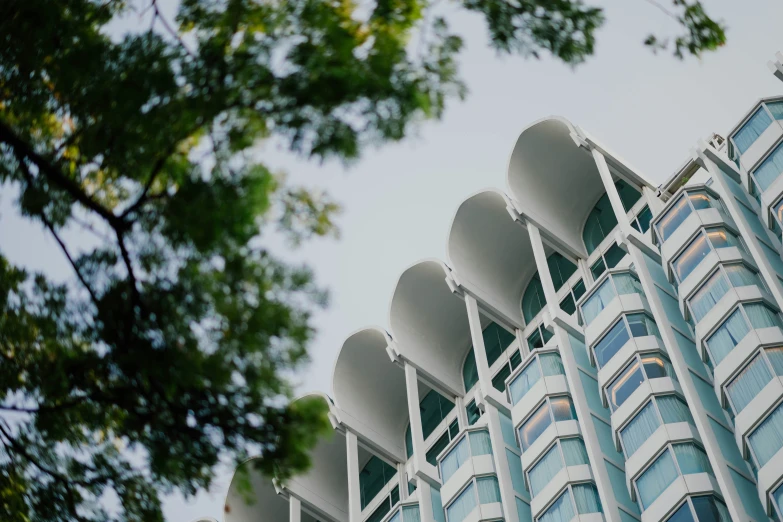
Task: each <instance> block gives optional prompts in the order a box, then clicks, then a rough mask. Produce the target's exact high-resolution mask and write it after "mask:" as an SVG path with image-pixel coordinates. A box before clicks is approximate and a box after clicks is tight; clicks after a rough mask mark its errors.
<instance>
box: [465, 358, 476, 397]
mask: <svg viewBox="0 0 783 522" xmlns="http://www.w3.org/2000/svg"><path fill="white" fill-rule="evenodd" d="M462 382H463V384H465V392H466V393H467V392H468V391H470V389H471V388H473V386H475V385H476V383H477V382H478V367H476V355H475V354H474V353H473V348H471V349H470V351H469V352H468V355H467V357H465V362H464V364H463V365H462Z"/></svg>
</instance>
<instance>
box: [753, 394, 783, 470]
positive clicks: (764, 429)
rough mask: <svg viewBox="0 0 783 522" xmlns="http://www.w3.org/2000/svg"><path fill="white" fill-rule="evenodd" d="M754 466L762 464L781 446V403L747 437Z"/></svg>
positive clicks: (782, 437)
mask: <svg viewBox="0 0 783 522" xmlns="http://www.w3.org/2000/svg"><path fill="white" fill-rule="evenodd" d="M748 442H749V443H750V449H751V451H752V453H753V456H754V460H755V463H756V466H758V467H759V469H760V468H762V467H763V466H764V464H766V463H767V462H769V460H770V459H771V458H772V457H773V456H774V455H775V453H777V452H778V450H779V449H780V448H782V447H783V405H779V406H778V407H777V408H775V410H774V411H773V412H772V413H770V414H769V416H768V417H767V418H766V419H764V422H762V423H761V424H760V425H759V427H758V428H756V429H755V430H754V431H753V432H752V433H751V434H750V436H749V437H748Z"/></svg>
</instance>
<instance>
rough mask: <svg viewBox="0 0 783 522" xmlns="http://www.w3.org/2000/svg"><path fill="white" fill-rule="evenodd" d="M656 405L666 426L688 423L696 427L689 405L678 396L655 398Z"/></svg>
mask: <svg viewBox="0 0 783 522" xmlns="http://www.w3.org/2000/svg"><path fill="white" fill-rule="evenodd" d="M655 405H656V406H657V407H658V411H660V412H661V418H662V419H663V423H664V424H674V423H675V422H688V423H690V424H692V425H694V426H695V423H694V422H693V417H692V416H691V412H690V410H689V409H688V405H687V404H685V401H683V400H682V399H680V398H679V397H677V396H676V395H658V396H656V397H655Z"/></svg>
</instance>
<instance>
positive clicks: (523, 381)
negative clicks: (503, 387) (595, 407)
mask: <svg viewBox="0 0 783 522" xmlns="http://www.w3.org/2000/svg"><path fill="white" fill-rule="evenodd" d="M542 370H543V375H544V376H545V377H550V376H552V375H565V370H564V369H563V361H562V360H561V359H560V355H559V354H557V353H543V354H539V355H537V356H534V357H533V358H532V360H531V361H530V363H529V364H528V365H527V366H526V367H525V368H524V369H523V370H522V371H521V372H520V373H519V375H517V376H516V377H514V378H513V379H512V380H511V382H509V385H508V391H509V395H510V397H511V403H512V404H517V403H518V402H519V401H520V400H521V399H522V397H524V396H525V394H526V393H527V392H528V391H530V388H532V387H533V385H535V384H536V383H537V382H538V381H539V379H541V376H542Z"/></svg>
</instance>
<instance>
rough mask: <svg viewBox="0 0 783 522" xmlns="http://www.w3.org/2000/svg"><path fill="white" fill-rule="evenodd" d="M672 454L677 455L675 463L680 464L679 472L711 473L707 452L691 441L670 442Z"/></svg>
mask: <svg viewBox="0 0 783 522" xmlns="http://www.w3.org/2000/svg"><path fill="white" fill-rule="evenodd" d="M672 449H673V450H674V455H675V456H676V457H677V464H678V465H679V466H680V473H682V474H683V475H691V474H695V473H709V474H710V475H712V466H711V465H710V460H709V459H708V458H707V454H706V453H704V451H703V450H702V449H701V448H699V447H698V446H696V445H695V444H693V443H691V442H686V443H681V444H672Z"/></svg>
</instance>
